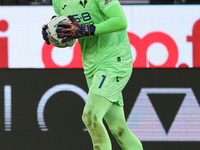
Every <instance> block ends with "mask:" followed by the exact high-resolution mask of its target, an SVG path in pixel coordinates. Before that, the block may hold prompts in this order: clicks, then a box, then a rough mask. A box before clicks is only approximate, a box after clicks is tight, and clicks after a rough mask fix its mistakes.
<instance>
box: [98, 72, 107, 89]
mask: <svg viewBox="0 0 200 150" xmlns="http://www.w3.org/2000/svg"><path fill="white" fill-rule="evenodd" d="M102 77H103V79H102V81H101V83H100V85H99V88H101V87H102V85H103V83H104V81H105V79H106V76H105V75H102Z"/></svg>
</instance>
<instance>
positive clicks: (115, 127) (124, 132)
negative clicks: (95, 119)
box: [104, 104, 143, 150]
mask: <svg viewBox="0 0 200 150" xmlns="http://www.w3.org/2000/svg"><path fill="white" fill-rule="evenodd" d="M104 119H105V121H106V123H107V124H108V127H109V129H110V131H111V133H112V134H113V136H114V137H115V138H116V140H117V142H118V143H119V145H120V147H121V148H122V149H123V150H143V148H142V144H141V142H140V140H139V139H138V138H137V137H136V136H135V135H134V134H133V133H132V132H131V131H130V130H129V128H128V126H127V124H126V120H125V117H124V109H123V107H122V106H119V105H117V104H114V105H113V106H112V107H111V108H110V110H109V111H108V112H107V113H106V115H105V116H104Z"/></svg>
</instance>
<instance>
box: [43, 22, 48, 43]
mask: <svg viewBox="0 0 200 150" xmlns="http://www.w3.org/2000/svg"><path fill="white" fill-rule="evenodd" d="M46 29H47V25H46V24H45V25H43V26H42V37H43V39H44V40H45V42H46V44H48V45H49V44H50V42H49V38H48V34H47V32H46Z"/></svg>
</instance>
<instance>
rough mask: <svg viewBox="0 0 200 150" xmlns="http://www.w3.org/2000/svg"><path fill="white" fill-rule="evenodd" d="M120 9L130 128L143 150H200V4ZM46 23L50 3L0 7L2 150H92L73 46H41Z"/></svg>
mask: <svg viewBox="0 0 200 150" xmlns="http://www.w3.org/2000/svg"><path fill="white" fill-rule="evenodd" d="M120 2H121V4H122V7H123V9H124V12H125V15H126V17H127V22H128V28H127V31H128V35H129V40H130V43H131V46H132V55H133V58H134V60H133V68H134V71H133V74H132V76H131V79H130V82H129V83H128V85H127V86H126V88H125V89H124V91H123V92H124V102H125V116H126V119H127V124H128V126H129V128H130V129H131V130H132V131H133V132H134V133H135V134H136V135H137V136H138V137H139V139H140V140H141V141H142V143H143V146H144V150H199V149H200V105H199V104H200V76H199V75H200V1H199V0H120ZM52 15H54V12H53V9H52V6H51V0H35V1H34V0H0V149H1V150H91V149H92V144H91V140H90V137H89V134H88V133H87V130H85V127H84V125H83V123H82V121H81V114H82V110H83V107H84V104H85V100H86V96H87V91H88V89H87V86H86V81H85V77H84V75H83V69H82V62H81V53H80V46H79V44H78V42H76V44H75V45H74V46H73V47H72V48H66V49H58V48H55V47H53V46H47V45H46V44H45V43H44V41H43V40H42V37H41V27H42V25H43V24H44V23H47V22H48V20H49V19H50V17H51V16H52ZM109 134H110V133H109ZM111 140H112V142H113V149H114V150H120V148H119V146H118V144H117V142H116V141H115V140H114V138H113V137H112V135H111Z"/></svg>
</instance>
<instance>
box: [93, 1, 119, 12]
mask: <svg viewBox="0 0 200 150" xmlns="http://www.w3.org/2000/svg"><path fill="white" fill-rule="evenodd" d="M96 1H97V3H98V5H99V8H100V10H101V11H102V12H105V11H106V10H107V9H108V8H110V7H111V6H113V5H115V4H119V1H118V0H96Z"/></svg>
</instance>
